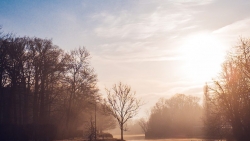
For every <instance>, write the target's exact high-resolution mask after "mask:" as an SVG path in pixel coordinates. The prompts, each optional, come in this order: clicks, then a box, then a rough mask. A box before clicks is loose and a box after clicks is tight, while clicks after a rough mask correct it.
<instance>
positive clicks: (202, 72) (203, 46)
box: [181, 33, 225, 81]
mask: <svg viewBox="0 0 250 141" xmlns="http://www.w3.org/2000/svg"><path fill="white" fill-rule="evenodd" d="M181 52H182V56H183V59H184V62H185V65H184V66H183V71H184V73H185V76H186V77H188V78H190V79H192V80H195V81H210V80H211V78H213V77H216V76H217V75H218V73H219V72H220V70H221V64H222V63H223V61H224V58H225V46H224V45H223V44H222V42H221V41H220V40H219V39H218V38H216V36H214V35H212V34H205V33H203V34H196V35H192V36H189V37H187V38H186V39H185V41H184V43H183V45H182V46H181Z"/></svg>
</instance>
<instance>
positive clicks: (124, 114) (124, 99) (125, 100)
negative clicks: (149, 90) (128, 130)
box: [106, 82, 142, 140]
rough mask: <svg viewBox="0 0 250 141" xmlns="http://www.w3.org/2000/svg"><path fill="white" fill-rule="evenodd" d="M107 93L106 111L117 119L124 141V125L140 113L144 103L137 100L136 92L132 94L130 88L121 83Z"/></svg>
mask: <svg viewBox="0 0 250 141" xmlns="http://www.w3.org/2000/svg"><path fill="white" fill-rule="evenodd" d="M106 91H107V95H108V97H107V102H106V109H107V111H108V112H109V113H110V114H111V115H113V116H114V117H115V118H116V119H117V121H118V124H119V126H120V130H121V140H123V131H125V130H124V124H125V123H126V122H127V121H128V120H129V119H131V118H132V117H134V116H135V115H136V114H137V113H138V110H139V108H140V106H141V104H142V103H141V101H140V100H139V99H136V97H135V92H131V88H130V86H128V85H126V84H122V83H121V82H120V83H118V84H115V85H114V86H113V88H112V89H111V90H108V89H106Z"/></svg>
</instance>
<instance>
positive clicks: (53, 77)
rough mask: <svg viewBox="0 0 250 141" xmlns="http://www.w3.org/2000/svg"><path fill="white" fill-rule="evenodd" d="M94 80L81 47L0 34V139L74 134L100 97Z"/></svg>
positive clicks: (85, 52) (94, 76)
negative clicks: (57, 44) (61, 46)
mask: <svg viewBox="0 0 250 141" xmlns="http://www.w3.org/2000/svg"><path fill="white" fill-rule="evenodd" d="M0 31H1V28H0ZM96 83H97V75H96V74H95V72H94V69H93V68H92V67H91V66H90V54H89V52H88V51H87V50H86V49H85V48H84V47H79V48H78V49H74V50H71V51H69V52H65V51H64V50H62V49H60V48H59V47H58V46H56V45H54V44H53V42H52V40H50V39H41V38H37V37H32V38H31V37H16V36H15V35H13V34H4V33H3V32H0V138H2V139H3V138H4V137H6V138H7V139H6V140H18V138H25V136H26V138H30V139H32V140H36V139H37V140H38V139H39V137H38V136H43V137H46V136H47V135H48V134H51V135H50V136H51V138H52V136H53V137H55V136H57V137H61V138H66V137H70V136H73V134H74V133H76V130H77V128H78V127H79V126H81V125H83V122H86V121H89V119H87V117H88V116H87V115H89V114H90V111H93V110H96V109H95V108H96V105H97V103H96V101H97V100H99V101H101V97H100V95H99V94H98V88H97V86H96ZM91 103H92V104H91ZM99 105H100V104H99ZM97 107H100V106H97ZM97 112H98V111H97ZM53 128H54V129H55V130H53ZM103 128H104V125H103V127H102V129H101V130H104V129H103ZM47 129H48V130H47ZM19 131H23V132H25V133H18V132H19ZM21 136H22V137H21ZM9 137H10V138H9ZM15 137H16V138H15Z"/></svg>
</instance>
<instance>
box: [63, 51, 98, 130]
mask: <svg viewBox="0 0 250 141" xmlns="http://www.w3.org/2000/svg"><path fill="white" fill-rule="evenodd" d="M67 56H68V63H67V71H66V73H65V75H64V80H65V83H66V87H67V93H68V94H67V96H68V97H67V114H66V128H67V132H68V134H69V135H70V131H71V130H72V129H71V127H72V126H71V125H72V124H73V123H72V122H73V119H76V117H78V116H79V114H80V113H81V112H82V110H83V109H84V107H83V106H84V102H87V101H96V98H97V97H98V96H97V95H98V94H97V92H98V89H97V86H96V82H97V76H96V74H95V73H94V70H93V69H92V68H91V67H90V64H89V63H90V62H89V59H90V54H89V52H88V51H87V50H86V49H85V48H84V47H82V48H78V49H75V50H72V51H71V52H70V53H69V54H68V55H67Z"/></svg>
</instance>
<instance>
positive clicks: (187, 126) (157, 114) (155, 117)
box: [139, 94, 202, 138]
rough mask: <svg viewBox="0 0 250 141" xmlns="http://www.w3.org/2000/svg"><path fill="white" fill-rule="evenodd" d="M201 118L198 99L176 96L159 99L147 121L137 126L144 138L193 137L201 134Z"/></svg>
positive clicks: (141, 121) (181, 95)
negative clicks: (139, 127) (141, 130)
mask: <svg viewBox="0 0 250 141" xmlns="http://www.w3.org/2000/svg"><path fill="white" fill-rule="evenodd" d="M201 116H202V107H201V106H200V105H199V98H198V97H194V96H187V95H184V94H176V95H174V96H173V97H171V98H169V99H164V98H161V99H160V100H159V101H158V102H157V103H156V104H155V106H154V107H153V108H152V110H151V114H150V116H149V119H148V120H145V119H141V120H140V121H139V124H140V126H141V127H142V129H143V131H144V132H145V137H146V138H175V137H177V138H179V137H194V136H197V135H200V134H201V133H200V130H201V126H202V120H201Z"/></svg>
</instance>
